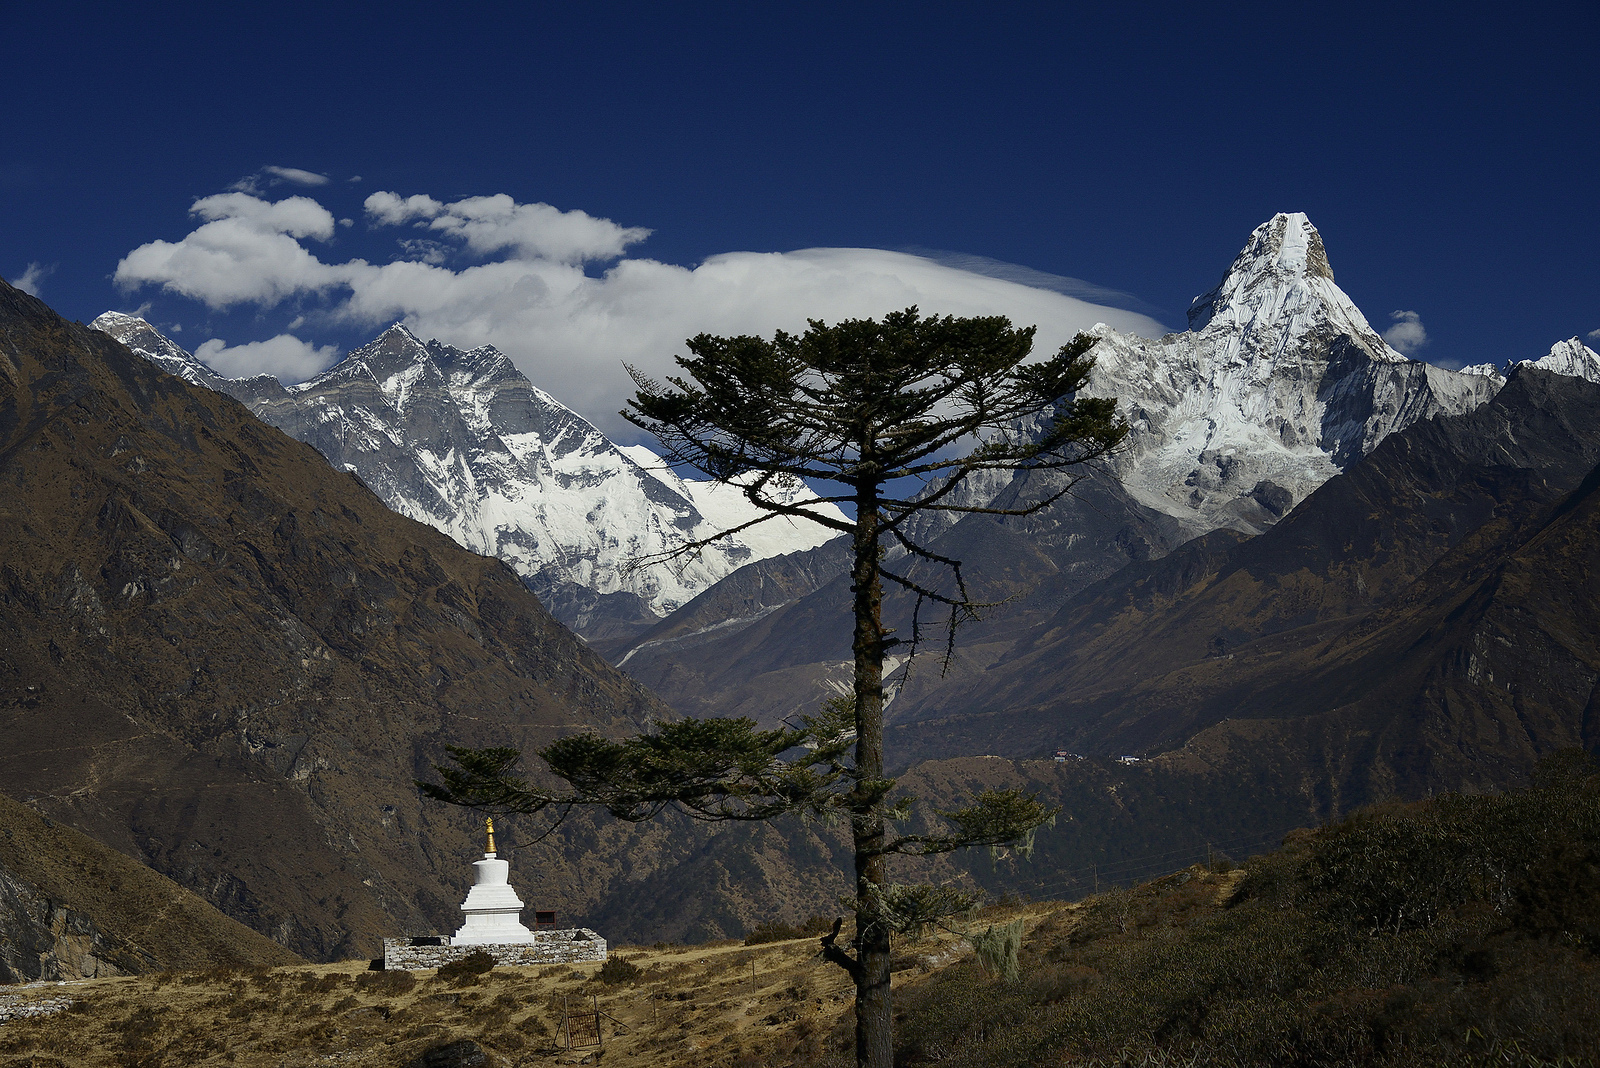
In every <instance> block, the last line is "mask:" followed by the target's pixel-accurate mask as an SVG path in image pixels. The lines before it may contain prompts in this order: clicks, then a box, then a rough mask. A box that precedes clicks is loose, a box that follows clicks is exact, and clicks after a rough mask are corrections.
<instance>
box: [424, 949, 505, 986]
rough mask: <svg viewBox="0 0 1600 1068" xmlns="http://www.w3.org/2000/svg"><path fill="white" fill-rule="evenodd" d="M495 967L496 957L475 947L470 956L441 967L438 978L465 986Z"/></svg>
mask: <svg viewBox="0 0 1600 1068" xmlns="http://www.w3.org/2000/svg"><path fill="white" fill-rule="evenodd" d="M493 968H494V958H493V957H492V956H490V955H489V953H488V952H487V951H486V950H482V949H475V950H473V951H472V953H471V954H469V955H468V956H465V957H462V958H461V959H460V960H453V961H451V962H450V963H449V964H444V965H441V966H440V967H439V971H438V972H437V974H436V978H439V979H443V980H445V981H446V982H449V983H452V984H455V985H456V986H465V985H466V984H467V983H468V982H470V981H472V980H474V979H476V978H477V977H478V976H480V975H486V974H487V973H488V972H490V971H491V970H493Z"/></svg>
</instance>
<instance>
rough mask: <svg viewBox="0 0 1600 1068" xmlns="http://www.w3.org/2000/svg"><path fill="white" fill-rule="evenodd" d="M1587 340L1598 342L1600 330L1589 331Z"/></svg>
mask: <svg viewBox="0 0 1600 1068" xmlns="http://www.w3.org/2000/svg"><path fill="white" fill-rule="evenodd" d="M1589 340H1590V341H1600V330H1591V331H1589Z"/></svg>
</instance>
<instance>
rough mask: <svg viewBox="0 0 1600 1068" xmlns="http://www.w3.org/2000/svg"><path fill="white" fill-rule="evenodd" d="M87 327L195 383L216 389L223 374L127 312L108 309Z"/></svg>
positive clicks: (166, 370) (170, 372) (171, 372)
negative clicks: (112, 338) (108, 335)
mask: <svg viewBox="0 0 1600 1068" xmlns="http://www.w3.org/2000/svg"><path fill="white" fill-rule="evenodd" d="M89 327H90V329H93V330H98V331H100V332H101V333H102V334H110V335H111V336H112V337H114V338H116V339H117V340H118V341H120V342H122V343H123V344H124V345H126V346H128V347H129V348H130V349H133V350H134V351H136V352H138V353H139V354H140V355H141V356H143V357H144V358H145V359H147V360H149V361H150V362H151V363H153V364H155V365H156V366H157V367H159V368H161V369H162V370H163V371H165V372H167V373H168V374H173V375H177V376H178V377H179V378H181V379H183V380H184V381H186V382H192V383H194V384H195V385H197V386H205V387H207V388H209V389H216V388H217V385H216V383H218V382H220V381H222V376H221V375H219V374H217V373H216V372H215V371H213V370H212V369H211V368H209V367H207V366H206V365H205V364H203V363H201V362H200V361H199V360H198V359H196V358H195V357H194V356H192V355H190V354H189V353H188V352H186V351H185V350H184V349H182V348H180V347H179V346H178V345H176V344H174V343H173V342H172V341H171V340H170V339H169V338H167V337H166V336H164V335H163V334H162V333H161V332H160V331H159V330H157V329H156V328H155V327H153V326H151V325H150V324H149V323H147V322H145V321H144V320H143V319H141V318H139V317H138V316H137V315H129V314H127V313H126V312H115V311H108V312H102V313H101V314H100V315H97V316H95V319H94V321H93V322H91V323H90V324H89Z"/></svg>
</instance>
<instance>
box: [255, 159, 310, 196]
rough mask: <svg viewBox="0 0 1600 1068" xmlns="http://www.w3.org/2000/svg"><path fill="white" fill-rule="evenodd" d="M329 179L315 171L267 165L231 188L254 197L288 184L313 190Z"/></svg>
mask: <svg viewBox="0 0 1600 1068" xmlns="http://www.w3.org/2000/svg"><path fill="white" fill-rule="evenodd" d="M329 181H331V179H330V178H329V177H328V176H327V175H326V174H318V173H317V172H316V171H307V170H301V169H300V168H299V167H277V166H272V165H270V164H269V165H268V166H265V167H262V168H261V169H260V170H259V171H257V172H256V173H255V174H252V175H249V176H247V177H244V178H240V179H239V180H238V181H237V182H234V183H233V186H232V188H233V189H235V190H237V191H238V192H241V193H249V194H250V195H251V196H256V195H258V194H260V193H261V192H262V191H264V190H267V189H271V188H272V187H273V186H275V185H282V184H283V183H284V182H288V183H290V184H291V185H298V186H303V187H305V188H308V189H315V188H316V187H317V186H319V185H327V184H328V182H329Z"/></svg>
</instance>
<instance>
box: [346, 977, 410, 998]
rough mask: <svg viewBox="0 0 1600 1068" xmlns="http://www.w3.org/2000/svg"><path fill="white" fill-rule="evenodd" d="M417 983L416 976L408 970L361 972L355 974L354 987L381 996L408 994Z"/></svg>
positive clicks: (390, 996)
mask: <svg viewBox="0 0 1600 1068" xmlns="http://www.w3.org/2000/svg"><path fill="white" fill-rule="evenodd" d="M416 985H417V977H416V976H414V975H412V974H411V973H410V972H404V971H393V972H387V971H386V972H363V973H361V974H360V975H358V976H356V989H358V990H360V991H362V992H364V993H368V994H377V995H379V996H381V997H387V998H392V997H398V996H400V995H401V994H409V993H410V992H411V991H412V990H413V989H415V987H416Z"/></svg>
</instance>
